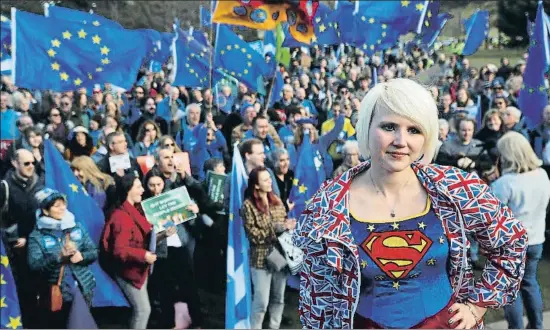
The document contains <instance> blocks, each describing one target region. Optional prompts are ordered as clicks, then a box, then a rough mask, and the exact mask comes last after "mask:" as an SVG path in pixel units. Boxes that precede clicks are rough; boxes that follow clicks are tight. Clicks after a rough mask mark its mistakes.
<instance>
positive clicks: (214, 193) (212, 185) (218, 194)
mask: <svg viewBox="0 0 550 330" xmlns="http://www.w3.org/2000/svg"><path fill="white" fill-rule="evenodd" d="M226 177H227V175H225V174H217V173H214V172H212V171H208V173H206V182H207V184H208V196H209V197H210V199H211V200H212V201H214V202H220V203H222V202H223V197H224V196H223V187H224V185H225V178H226Z"/></svg>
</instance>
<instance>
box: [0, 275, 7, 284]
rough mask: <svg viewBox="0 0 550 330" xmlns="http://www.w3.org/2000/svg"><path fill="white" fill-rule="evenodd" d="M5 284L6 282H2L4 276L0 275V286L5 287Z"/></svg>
mask: <svg viewBox="0 0 550 330" xmlns="http://www.w3.org/2000/svg"><path fill="white" fill-rule="evenodd" d="M6 283H8V282H6V281H5V280H4V274H0V285H6Z"/></svg>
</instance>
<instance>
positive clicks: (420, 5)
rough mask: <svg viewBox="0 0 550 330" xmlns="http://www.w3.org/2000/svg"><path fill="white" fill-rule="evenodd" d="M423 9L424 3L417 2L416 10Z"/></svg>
mask: <svg viewBox="0 0 550 330" xmlns="http://www.w3.org/2000/svg"><path fill="white" fill-rule="evenodd" d="M422 9H424V4H421V3H418V4H416V10H418V11H422Z"/></svg>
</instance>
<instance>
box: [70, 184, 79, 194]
mask: <svg viewBox="0 0 550 330" xmlns="http://www.w3.org/2000/svg"><path fill="white" fill-rule="evenodd" d="M69 187H70V188H71V189H72V191H73V192H74V193H77V192H78V186H77V185H76V184H74V183H71V184H70V185H69Z"/></svg>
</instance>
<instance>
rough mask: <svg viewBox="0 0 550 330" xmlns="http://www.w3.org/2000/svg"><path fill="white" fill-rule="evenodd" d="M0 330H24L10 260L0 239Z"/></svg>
mask: <svg viewBox="0 0 550 330" xmlns="http://www.w3.org/2000/svg"><path fill="white" fill-rule="evenodd" d="M0 288H1V289H0V329H22V328H23V323H21V310H20V309H19V298H17V288H16V287H15V280H14V279H13V274H12V272H11V267H10V260H9V259H8V254H7V253H6V248H5V247H4V242H3V241H2V240H1V239H0Z"/></svg>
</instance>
